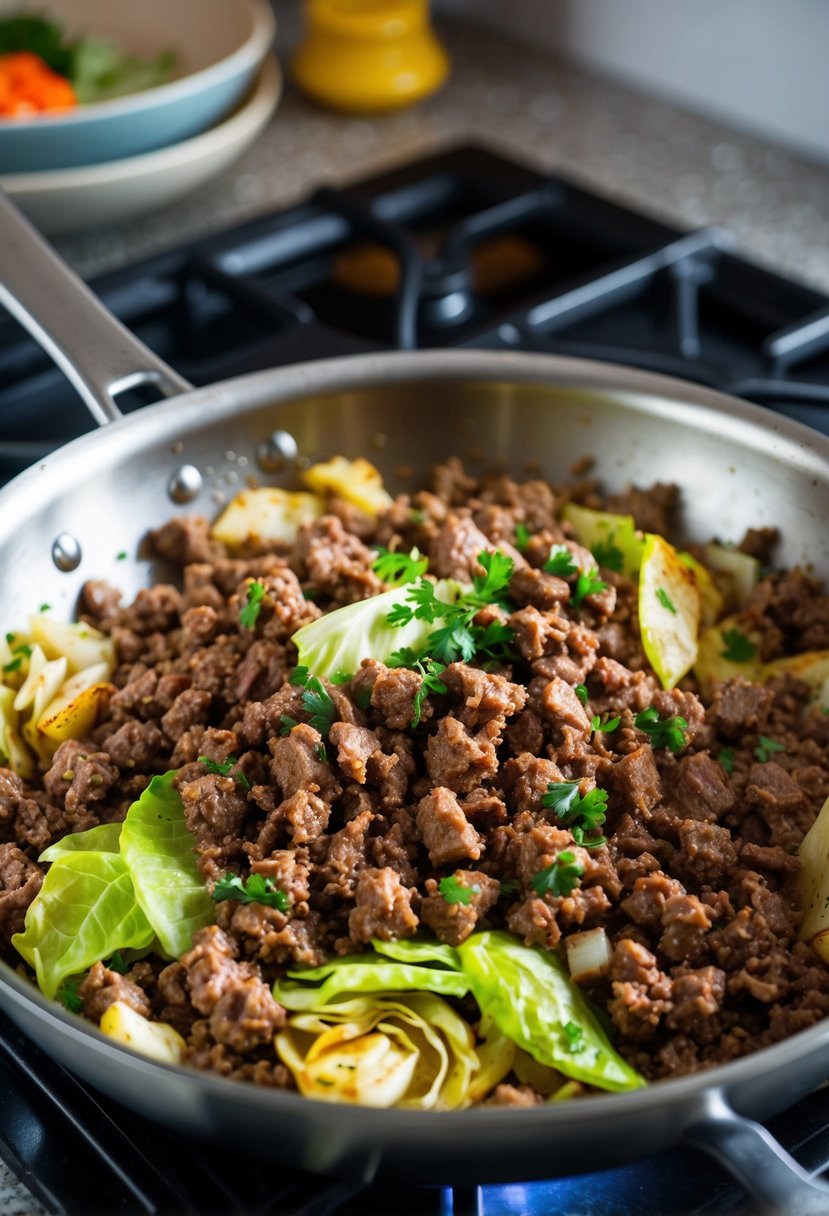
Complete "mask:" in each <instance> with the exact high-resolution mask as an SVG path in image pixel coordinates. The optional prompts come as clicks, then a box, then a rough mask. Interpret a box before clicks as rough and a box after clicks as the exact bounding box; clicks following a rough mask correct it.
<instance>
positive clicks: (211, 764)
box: [199, 756, 250, 790]
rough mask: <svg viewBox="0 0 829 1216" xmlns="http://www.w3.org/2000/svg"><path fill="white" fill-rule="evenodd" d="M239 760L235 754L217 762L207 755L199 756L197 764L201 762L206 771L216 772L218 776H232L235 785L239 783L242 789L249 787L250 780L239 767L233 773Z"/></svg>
mask: <svg viewBox="0 0 829 1216" xmlns="http://www.w3.org/2000/svg"><path fill="white" fill-rule="evenodd" d="M238 763H239V761H238V760H237V759H236V757H235V756H228V757H227V759H226V760H223V761H222V762H221V764H219V763H218V762H217V761H216V760H211V759H210V757H209V756H199V764H203V765H204V767H205V768H206V769H207V771H208V773H216V774H217V775H218V776H219V777H233V780H234V781H235V782H236V784H237V785H241V787H242V789H243V790H249V789H250V782H249V781H248V779H247V777H246V776H245V774H244V773H243V772H242V770H241V769H237V771H236V772H235V773H234V772H233V769H234V768H236V766H237V764H238Z"/></svg>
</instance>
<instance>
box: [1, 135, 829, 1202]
mask: <svg viewBox="0 0 829 1216" xmlns="http://www.w3.org/2000/svg"><path fill="white" fill-rule="evenodd" d="M730 250H731V241H730V238H729V234H728V233H727V232H724V231H722V230H720V229H716V228H707V229H703V230H701V231H697V232H692V233H680V232H677V231H674V230H672V229H670V228H668V227H666V226H665V225H663V224H661V223H659V222H657V221H655V220H654V219H651V218H649V217H647V216H644V215H640V214H636V213H634V212H632V211H629V210H627V209H625V208H623V207H621V206H619V205H617V204H616V203H614V202H612V201H610V200H608V199H605V198H599V197H597V196H595V195H593V194H590V193H588V192H586V191H585V190H584V189H582V188H580V187H578V186H576V185H574V184H572V183H570V182H568V181H565V180H563V179H561V178H558V177H554V178H547V177H544V176H543V175H542V174H540V173H538V172H536V171H535V170H533V169H532V168H528V167H527V166H525V165H522V164H518V163H515V162H513V161H510V160H505V159H503V158H502V157H500V156H496V155H494V154H493V153H491V152H489V151H487V150H485V149H482V148H477V147H461V148H456V149H453V150H451V151H449V152H445V153H443V154H441V155H438V156H435V157H432V158H429V159H427V160H423V161H419V162H417V163H412V164H407V165H405V166H402V167H401V168H398V169H396V170H394V171H391V172H389V173H385V174H383V175H382V176H378V177H375V178H372V179H371V180H369V181H363V182H359V183H357V184H355V185H353V186H351V187H349V188H347V189H343V190H338V191H333V190H329V189H323V190H319V191H317V192H316V193H315V194H314V195H313V196H311V197H310V198H309V199H308V200H307V201H305V202H303V203H301V204H300V205H298V206H296V207H293V208H291V209H289V210H284V211H279V212H277V213H275V214H272V215H267V216H264V217H263V218H260V219H257V220H255V221H253V222H251V223H248V224H245V225H244V226H242V227H240V228H236V229H234V230H232V231H229V232H226V233H221V234H219V235H216V236H213V237H210V238H208V239H205V240H201V241H198V242H195V243H193V244H189V245H185V246H182V247H181V248H178V249H175V250H173V251H172V252H169V253H165V254H162V255H160V256H157V257H154V258H152V259H151V260H149V261H145V262H142V263H140V264H138V265H135V266H128V267H125V268H123V269H121V270H117V271H115V272H113V273H110V274H107V275H103V276H100V277H99V278H97V279H95V280H93V281H92V283H91V286H92V287H93V289H94V290H95V291H96V293H97V294H98V295H99V296H101V298H102V299H103V300H104V302H105V303H106V304H107V305H108V307H109V308H110V309H111V310H112V311H113V312H114V313H115V314H116V315H117V316H118V317H120V318H121V320H122V321H124V323H125V324H126V325H127V326H129V328H131V329H132V330H133V331H135V332H136V333H137V334H138V335H139V336H140V337H141V338H142V339H143V340H144V341H145V342H146V343H147V345H148V346H150V347H151V348H152V349H154V350H155V351H157V352H158V354H160V355H161V356H162V357H163V358H164V359H166V360H167V361H168V362H169V363H170V364H171V365H172V366H173V367H175V368H176V369H177V370H178V371H179V372H180V373H181V374H182V375H183V376H185V377H186V378H187V379H188V380H190V381H192V382H193V383H194V384H197V385H200V384H206V383H209V382H211V381H214V380H219V379H224V378H226V377H228V376H234V375H238V374H241V373H244V372H247V371H254V370H257V369H260V368H266V367H273V366H278V365H281V364H286V363H295V362H298V361H300V360H305V359H311V358H320V357H326V356H331V355H339V354H347V353H357V352H360V351H369V350H387V349H413V348H420V347H446V346H464V347H479V348H489V349H499V348H500V349H522V350H536V351H547V352H553V353H558V354H566V355H579V356H585V357H589V358H592V359H603V360H612V361H614V362H618V363H625V364H630V365H635V366H637V367H642V368H649V369H651V370H654V371H659V372H662V373H667V374H671V375H676V376H681V377H684V378H685V379H690V380H695V381H698V382H699V383H702V384H706V385H709V386H711V387H715V388H718V389H722V390H724V391H727V392H731V393H735V394H737V395H741V396H744V397H748V398H750V399H752V400H754V401H756V402H758V403H760V404H761V405H763V406H765V407H766V408H768V409H770V410H775V411H779V412H782V413H785V414H787V415H789V416H791V417H795V418H797V419H799V420H800V421H802V422H805V423H807V424H808V425H811V426H813V427H815V428H817V429H819V430H822V431H824V432H826V433H829V299H828V298H827V297H825V296H822V295H820V294H819V293H817V292H815V291H811V290H809V289H808V288H805V287H802V286H799V285H797V284H794V283H790V282H788V281H786V280H785V279H782V278H780V277H779V276H776V275H774V274H771V273H769V272H767V271H765V270H762V269H760V268H759V267H757V266H754V265H751V264H750V263H748V262H746V261H744V260H742V259H740V258H739V257H737V256H735V254H734V253H733V252H731V251H730ZM145 404H147V398H146V396H143V395H142V394H140V393H133V394H131V395H127V396H126V397H120V398H119V405H120V406H121V408H123V409H126V410H133V409H139V408H141V407H142V406H143V405H145ZM91 427H92V423H91V421H90V419H89V416H88V415H87V413H86V411H85V409H84V407H83V405H82V404H81V402H80V399H79V398H78V397H77V396H76V394H75V392H74V390H73V389H72V388H71V386H70V385H69V384H68V382H66V381H65V380H64V379H63V377H62V376H61V374H60V373H59V372H57V371H56V370H55V369H54V368H53V367H52V366H51V364H50V363H49V362H48V360H47V359H46V357H45V356H44V355H43V354H42V352H41V351H40V349H39V348H38V347H37V346H36V345H35V344H34V343H33V342H32V341H31V339H29V338H28V337H27V336H26V335H24V334H23V332H22V330H21V329H20V328H19V327H18V326H17V324H16V323H15V322H14V321H13V320H12V319H11V318H9V317H7V316H2V317H0V480H3V479H7V478H8V477H10V476H12V475H13V474H14V473H15V472H17V471H19V470H20V469H22V468H24V467H26V466H27V465H28V464H30V463H32V462H34V461H36V460H38V459H39V458H41V457H42V456H43V455H45V454H46V453H47V452H49V451H51V450H52V449H54V448H55V447H57V446H59V445H60V444H62V443H64V442H66V441H67V440H68V439H71V438H73V437H75V436H76V435H79V434H81V433H82V432H84V431H87V430H89V429H91ZM770 1126H771V1128H772V1130H773V1131H774V1133H775V1135H777V1136H778V1138H779V1139H780V1140H781V1141H782V1143H783V1144H784V1145H785V1146H786V1147H787V1148H789V1150H790V1151H792V1152H794V1153H795V1154H796V1155H797V1156H798V1158H799V1160H800V1161H801V1163H802V1164H803V1165H804V1166H805V1167H806V1168H807V1169H809V1170H810V1171H813V1172H816V1173H819V1172H821V1171H822V1170H823V1169H824V1168H826V1167H827V1166H828V1165H829V1089H824V1090H820V1091H817V1092H816V1093H814V1094H812V1095H811V1096H810V1097H809V1098H808V1099H806V1100H805V1101H804V1102H801V1103H800V1104H799V1105H798V1106H796V1107H795V1108H794V1109H793V1110H791V1111H789V1112H786V1113H785V1114H784V1115H782V1116H780V1117H779V1118H778V1119H776V1120H775V1121H774V1122H773V1124H771V1125H770ZM0 1156H2V1157H3V1158H4V1159H5V1160H6V1161H7V1162H8V1163H9V1164H10V1165H11V1167H12V1168H13V1169H14V1171H15V1172H16V1173H17V1174H18V1175H19V1176H20V1177H21V1178H23V1179H24V1181H25V1182H26V1183H27V1184H28V1185H29V1186H30V1187H31V1188H32V1190H33V1191H34V1193H35V1195H36V1196H37V1198H38V1199H39V1200H40V1202H41V1203H42V1204H43V1205H44V1207H46V1208H47V1209H48V1210H49V1211H52V1212H61V1213H67V1214H69V1216H75V1214H78V1216H80V1214H81V1213H84V1214H86V1213H93V1212H100V1213H104V1212H106V1213H110V1212H116V1211H117V1212H123V1213H133V1212H135V1213H156V1212H159V1213H160V1212H164V1213H170V1214H173V1213H179V1212H181V1213H187V1212H193V1213H214V1212H215V1213H225V1214H230V1213H233V1214H235V1213H246V1214H251V1216H253V1214H255V1213H266V1212H279V1213H281V1214H283V1216H335V1214H336V1216H357V1214H358V1213H359V1216H365V1213H374V1212H383V1213H385V1212H395V1213H397V1214H400V1216H408V1214H411V1216H415V1214H416V1216H472V1214H473V1213H475V1214H478V1216H542V1214H543V1216H553V1214H555V1213H565V1212H566V1213H568V1216H590V1214H592V1213H599V1212H601V1213H602V1214H603V1216H629V1214H630V1213H632V1212H636V1213H637V1214H638V1216H657V1214H659V1216H665V1214H669V1213H691V1212H694V1213H706V1214H710V1216H716V1214H717V1213H726V1212H728V1213H739V1212H743V1211H745V1212H747V1211H750V1210H751V1209H750V1207H748V1206H747V1200H746V1198H745V1196H744V1194H743V1193H742V1192H741V1191H740V1190H739V1189H738V1188H737V1187H736V1186H735V1185H734V1184H733V1183H732V1182H731V1181H730V1179H729V1178H728V1176H727V1175H726V1174H725V1173H724V1172H723V1171H722V1170H721V1169H720V1168H719V1167H718V1166H717V1165H716V1164H714V1163H713V1162H711V1161H709V1160H708V1159H707V1158H703V1157H701V1156H699V1155H698V1154H697V1153H695V1152H694V1151H692V1150H677V1151H674V1152H671V1153H667V1154H664V1155H662V1156H660V1157H658V1158H650V1159H646V1160H644V1161H642V1162H638V1163H635V1164H634V1165H631V1166H628V1167H624V1168H620V1169H614V1170H610V1171H604V1172H602V1173H597V1174H592V1175H588V1176H586V1177H578V1178H571V1179H564V1180H555V1181H551V1182H546V1183H545V1182H535V1183H530V1184H526V1185H511V1186H485V1187H476V1186H475V1185H474V1184H473V1183H472V1182H470V1186H469V1187H468V1188H457V1187H456V1188H454V1190H449V1189H447V1188H441V1187H430V1186H427V1185H424V1186H423V1187H420V1188H409V1189H406V1190H402V1189H401V1188H399V1187H394V1186H391V1185H388V1186H387V1185H373V1186H368V1187H367V1186H363V1185H358V1184H353V1183H348V1182H342V1181H336V1180H334V1181H332V1180H329V1179H319V1178H311V1177H308V1176H305V1175H301V1174H299V1173H296V1172H291V1171H290V1170H287V1171H286V1170H284V1169H280V1170H279V1171H278V1173H277V1174H276V1175H275V1172H274V1170H273V1168H272V1167H268V1166H267V1165H263V1163H262V1162H257V1161H253V1160H245V1159H241V1158H239V1157H238V1156H233V1157H232V1158H231V1157H229V1156H228V1155H227V1154H225V1153H222V1154H221V1156H217V1154H215V1153H211V1152H210V1150H209V1149H206V1148H205V1147H203V1146H201V1145H198V1144H196V1143H195V1142H193V1143H190V1142H187V1141H184V1140H182V1139H181V1138H175V1139H173V1138H171V1137H170V1136H169V1134H168V1133H165V1132H162V1131H159V1129H157V1128H156V1127H155V1126H153V1125H151V1124H149V1123H146V1122H145V1121H144V1120H142V1119H139V1118H137V1117H136V1116H134V1115H132V1114H131V1113H129V1112H126V1111H124V1110H122V1109H121V1108H120V1107H117V1106H116V1105H115V1104H114V1103H111V1102H109V1101H108V1100H104V1099H102V1098H100V1097H98V1096H97V1095H95V1094H94V1093H93V1092H91V1091H90V1090H89V1089H87V1088H86V1087H85V1086H83V1085H81V1084H80V1083H79V1082H77V1081H76V1080H75V1079H74V1078H72V1077H71V1076H69V1074H67V1073H66V1072H65V1071H64V1070H63V1069H62V1068H61V1067H59V1066H58V1065H56V1064H55V1063H54V1062H53V1061H51V1060H50V1059H48V1058H47V1057H46V1056H44V1055H43V1053H42V1052H40V1051H39V1050H38V1049H37V1048H35V1047H34V1046H33V1045H32V1044H30V1043H29V1042H28V1040H27V1039H25V1037H24V1036H22V1035H21V1034H20V1033H19V1032H18V1031H17V1030H16V1029H15V1028H14V1027H13V1026H12V1025H11V1024H10V1023H8V1022H7V1021H6V1019H5V1018H4V1017H2V1016H0ZM424 1175H425V1176H427V1175H428V1163H424Z"/></svg>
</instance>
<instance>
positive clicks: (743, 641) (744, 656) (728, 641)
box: [722, 629, 757, 663]
mask: <svg viewBox="0 0 829 1216" xmlns="http://www.w3.org/2000/svg"><path fill="white" fill-rule="evenodd" d="M722 640H723V641H724V642H725V649H724V650H723V651H722V657H723V658H724V659H728V661H729V663H748V662H749V660H750V659H753V658H754V656H755V655H756V653H757V647H756V646H755V645H754V643H753V642H752V641H749V639H748V638H747V637H746V635H745V634H744V633H743V632H742V631H741V630H739V629H725V630H723V635H722Z"/></svg>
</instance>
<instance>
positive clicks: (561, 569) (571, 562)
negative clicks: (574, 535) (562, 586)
mask: <svg viewBox="0 0 829 1216" xmlns="http://www.w3.org/2000/svg"><path fill="white" fill-rule="evenodd" d="M578 568H579V563H578V562H577V561H576V559H575V558H574V557H573V554H572V553H571V552H570V550H569V549H568V548H567V546H566V545H551V546H550V552H549V555H548V557H547V560H546V562H545V563H544V565H543V566H542V567H541V569H542V570H543V571H544V573H545V574H557V575H558V577H559V578H571V577H572V576H573V575H574V574H575V573H576V571H577V570H578Z"/></svg>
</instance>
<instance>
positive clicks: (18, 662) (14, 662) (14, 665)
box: [3, 654, 23, 671]
mask: <svg viewBox="0 0 829 1216" xmlns="http://www.w3.org/2000/svg"><path fill="white" fill-rule="evenodd" d="M22 666H23V655H22V654H19V655H17V656H16V658H14V659H11V660H10V662H8V663H4V664H3V670H4V671H19V670H20V668H21V667H22Z"/></svg>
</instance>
